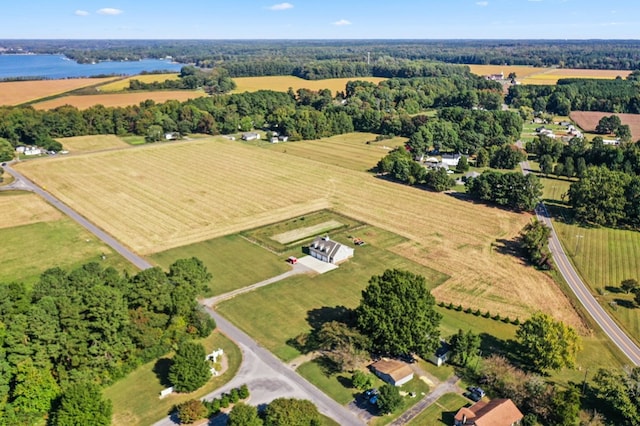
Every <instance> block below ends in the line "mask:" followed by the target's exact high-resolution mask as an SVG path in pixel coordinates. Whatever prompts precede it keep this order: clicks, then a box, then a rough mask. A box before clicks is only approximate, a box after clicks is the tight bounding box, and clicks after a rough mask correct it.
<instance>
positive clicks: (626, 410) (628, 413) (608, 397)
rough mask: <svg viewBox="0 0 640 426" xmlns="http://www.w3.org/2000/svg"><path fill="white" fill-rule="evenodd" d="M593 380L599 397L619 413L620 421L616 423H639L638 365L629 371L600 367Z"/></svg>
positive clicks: (639, 376) (639, 386) (639, 372)
mask: <svg viewBox="0 0 640 426" xmlns="http://www.w3.org/2000/svg"><path fill="white" fill-rule="evenodd" d="M593 381H594V383H595V391H596V395H597V397H598V398H599V399H600V400H602V401H604V402H605V403H606V404H607V405H609V407H611V408H612V409H613V410H614V412H615V413H616V414H617V415H618V417H619V420H620V421H619V422H618V423H616V424H625V425H637V424H639V422H640V400H639V399H638V389H639V388H640V369H639V368H638V367H635V368H633V369H632V370H631V371H629V372H619V371H615V370H608V369H600V370H599V371H598V373H597V374H596V375H595V376H594V378H593Z"/></svg>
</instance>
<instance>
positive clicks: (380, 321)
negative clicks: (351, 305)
mask: <svg viewBox="0 0 640 426" xmlns="http://www.w3.org/2000/svg"><path fill="white" fill-rule="evenodd" d="M434 305H435V300H434V298H433V296H432V295H431V293H430V292H429V290H428V289H427V286H426V281H425V278H424V277H422V276H420V275H416V274H413V273H411V272H408V271H403V270H398V269H388V270H386V271H384V273H383V274H382V275H376V276H373V277H371V279H370V280H369V285H368V286H367V288H366V289H365V290H364V291H363V292H362V300H361V302H360V306H358V308H357V309H356V314H357V323H358V328H359V329H360V331H362V333H363V334H364V335H366V336H368V337H369V338H370V339H371V343H372V347H373V349H374V350H375V351H380V352H384V353H388V354H403V353H411V352H414V353H417V354H419V355H421V356H429V355H430V354H431V353H432V352H433V351H434V350H435V349H436V347H437V346H438V343H439V331H438V325H439V323H440V314H438V313H437V312H436V311H435V310H434Z"/></svg>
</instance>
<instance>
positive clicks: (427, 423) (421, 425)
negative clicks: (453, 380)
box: [409, 393, 470, 426]
mask: <svg viewBox="0 0 640 426" xmlns="http://www.w3.org/2000/svg"><path fill="white" fill-rule="evenodd" d="M468 405H470V404H469V401H468V400H467V399H466V398H464V397H462V396H460V395H458V394H457V393H447V394H444V395H442V396H441V397H440V398H438V400H437V401H436V402H435V403H433V404H432V405H430V406H429V407H427V409H426V410H424V411H423V412H422V413H420V415H418V416H417V417H416V418H414V419H413V420H411V421H410V422H409V424H411V425H415V426H442V425H447V426H450V425H452V424H453V417H454V416H455V415H456V413H457V412H458V410H459V409H460V408H462V407H464V406H468Z"/></svg>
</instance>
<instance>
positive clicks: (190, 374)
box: [169, 342, 211, 392]
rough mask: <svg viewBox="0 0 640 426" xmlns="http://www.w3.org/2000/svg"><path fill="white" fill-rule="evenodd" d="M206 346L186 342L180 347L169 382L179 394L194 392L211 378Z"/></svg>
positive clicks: (171, 369)
mask: <svg viewBox="0 0 640 426" xmlns="http://www.w3.org/2000/svg"><path fill="white" fill-rule="evenodd" d="M205 358H206V352H205V350H204V346H202V345H201V344H199V343H195V342H184V343H182V344H180V346H178V350H177V351H176V355H175V356H174V357H173V364H172V365H171V367H170V368H169V381H170V382H171V383H172V384H173V387H174V388H175V390H176V391H178V392H193V391H194V390H196V389H198V388H200V387H201V386H202V385H204V384H205V383H207V381H208V380H209V379H210V378H211V372H210V371H209V370H210V367H209V364H208V362H207V360H206V359H205Z"/></svg>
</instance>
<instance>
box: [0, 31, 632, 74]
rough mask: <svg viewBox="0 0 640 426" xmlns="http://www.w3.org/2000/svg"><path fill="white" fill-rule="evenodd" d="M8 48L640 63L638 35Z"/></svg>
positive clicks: (210, 57)
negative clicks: (616, 37)
mask: <svg viewBox="0 0 640 426" xmlns="http://www.w3.org/2000/svg"><path fill="white" fill-rule="evenodd" d="M1 44H2V46H3V47H5V48H8V49H10V51H11V49H13V50H14V51H17V49H25V50H28V51H31V52H35V53H63V54H65V55H67V56H68V57H70V58H72V59H75V60H77V61H79V62H84V63H90V62H92V61H101V60H138V59H143V58H164V57H166V56H172V57H173V58H174V60H177V61H179V62H181V63H186V64H196V65H198V66H208V67H212V66H214V65H217V64H220V63H224V64H228V63H230V62H245V63H252V64H259V63H260V62H261V61H271V62H278V61H292V62H293V61H299V62H300V63H299V65H301V64H303V63H308V62H313V61H319V60H340V61H350V62H356V61H357V62H362V63H366V59H367V54H368V53H370V58H371V61H372V63H373V64H376V63H377V62H378V61H379V60H381V59H385V58H394V59H410V60H431V61H433V60H435V61H442V62H448V63H458V64H494V65H504V64H507V65H533V66H557V67H561V68H562V67H566V68H592V69H627V70H629V69H630V70H633V69H638V68H640V49H639V47H640V42H638V41H637V40H283V41H279V40H261V41H254V40H108V41H107V40H3V41H2V43H1ZM263 75H264V74H263Z"/></svg>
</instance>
